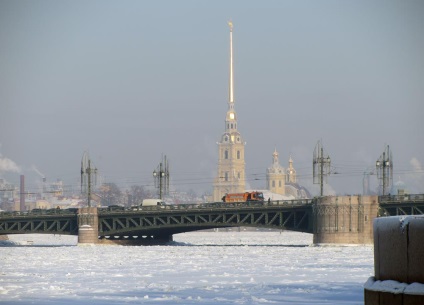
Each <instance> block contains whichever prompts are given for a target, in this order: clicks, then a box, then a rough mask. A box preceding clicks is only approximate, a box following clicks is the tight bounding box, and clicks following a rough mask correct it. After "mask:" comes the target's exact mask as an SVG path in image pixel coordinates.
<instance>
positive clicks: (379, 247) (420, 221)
mask: <svg viewBox="0 0 424 305" xmlns="http://www.w3.org/2000/svg"><path fill="white" fill-rule="evenodd" d="M423 240H424V216H422V215H421V216H395V217H383V218H377V219H375V221H374V274H375V276H374V277H371V278H369V280H368V281H367V282H366V283H365V287H364V298H365V305H380V304H393V305H407V304H408V305H418V304H424V259H423V257H424V247H423Z"/></svg>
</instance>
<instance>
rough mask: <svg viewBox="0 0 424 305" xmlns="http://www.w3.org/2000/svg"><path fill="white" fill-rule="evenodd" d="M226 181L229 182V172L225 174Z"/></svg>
mask: <svg viewBox="0 0 424 305" xmlns="http://www.w3.org/2000/svg"><path fill="white" fill-rule="evenodd" d="M225 181H228V172H225Z"/></svg>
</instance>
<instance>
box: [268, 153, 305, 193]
mask: <svg viewBox="0 0 424 305" xmlns="http://www.w3.org/2000/svg"><path fill="white" fill-rule="evenodd" d="M266 188H267V190H269V192H270V194H268V195H267V196H268V197H266V196H265V194H264V196H265V198H271V200H282V199H289V198H291V199H303V198H311V194H310V193H309V192H308V190H307V189H306V188H304V187H303V186H301V185H299V184H298V183H297V176H296V170H295V169H294V167H293V159H292V157H291V156H290V159H289V167H288V168H287V170H286V171H285V170H284V168H283V167H282V166H281V165H280V162H279V160H278V152H277V150H276V149H275V150H274V153H273V154H272V164H271V166H270V167H268V169H267V172H266ZM276 195H281V196H283V197H281V198H280V197H279V196H276ZM273 198H274V199H273Z"/></svg>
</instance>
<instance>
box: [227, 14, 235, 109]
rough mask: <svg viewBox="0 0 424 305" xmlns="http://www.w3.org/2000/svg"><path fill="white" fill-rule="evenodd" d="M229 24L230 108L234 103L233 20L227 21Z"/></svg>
mask: <svg viewBox="0 0 424 305" xmlns="http://www.w3.org/2000/svg"><path fill="white" fill-rule="evenodd" d="M228 25H229V26H230V92H229V103H230V107H231V108H232V107H233V106H232V105H233V104H232V103H234V75H233V22H232V21H228Z"/></svg>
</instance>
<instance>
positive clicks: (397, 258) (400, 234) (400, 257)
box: [375, 217, 408, 283]
mask: <svg viewBox="0 0 424 305" xmlns="http://www.w3.org/2000/svg"><path fill="white" fill-rule="evenodd" d="M375 223H376V225H377V226H378V229H377V238H378V244H377V246H376V248H377V249H376V251H375V254H376V256H375V259H376V260H378V261H379V266H378V273H376V274H375V277H376V279H377V280H381V281H384V280H394V281H398V282H403V283H405V282H407V279H408V276H407V260H408V256H407V251H406V249H407V232H406V231H407V230H404V228H403V227H402V226H401V222H400V221H399V217H385V218H378V219H376V220H375ZM376 271H377V270H376Z"/></svg>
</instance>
